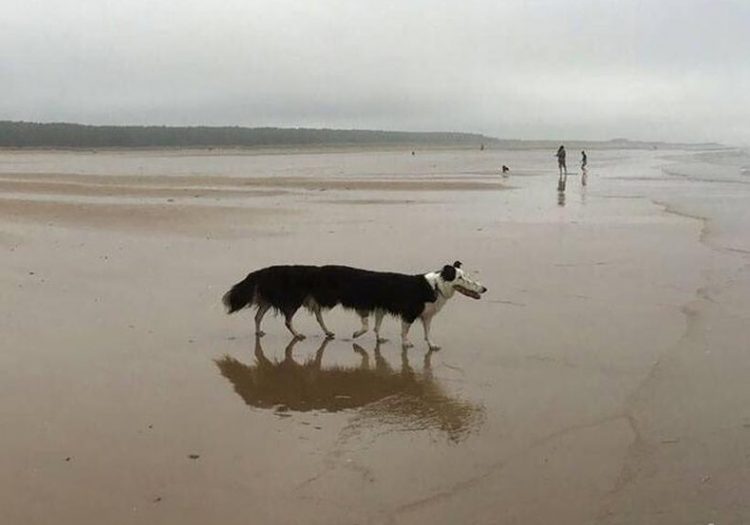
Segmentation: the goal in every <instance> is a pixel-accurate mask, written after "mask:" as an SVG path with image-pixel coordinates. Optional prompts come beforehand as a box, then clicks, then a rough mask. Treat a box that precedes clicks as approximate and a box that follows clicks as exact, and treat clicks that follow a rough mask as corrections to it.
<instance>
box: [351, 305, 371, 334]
mask: <svg viewBox="0 0 750 525" xmlns="http://www.w3.org/2000/svg"><path fill="white" fill-rule="evenodd" d="M357 315H359V319H360V320H361V321H362V327H361V328H360V329H359V330H357V331H356V332H354V333H353V334H352V338H354V339H356V338H357V337H359V336H360V335H362V334H364V333H365V332H367V331H368V330H369V329H370V312H367V311H365V310H357Z"/></svg>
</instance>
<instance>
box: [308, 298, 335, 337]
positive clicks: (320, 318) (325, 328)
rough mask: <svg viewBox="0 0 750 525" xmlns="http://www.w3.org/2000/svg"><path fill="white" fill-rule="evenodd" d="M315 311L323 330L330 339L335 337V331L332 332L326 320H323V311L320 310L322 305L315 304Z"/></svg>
mask: <svg viewBox="0 0 750 525" xmlns="http://www.w3.org/2000/svg"><path fill="white" fill-rule="evenodd" d="M313 311H314V312H315V319H317V320H318V324H319V325H320V327H321V328H322V329H323V331H324V332H325V334H326V337H327V338H328V339H333V337H334V336H335V335H336V334H334V333H333V332H331V331H330V330H329V329H328V327H327V326H326V322H325V321H324V320H323V313H322V312H321V311H320V305H315V307H314V308H313Z"/></svg>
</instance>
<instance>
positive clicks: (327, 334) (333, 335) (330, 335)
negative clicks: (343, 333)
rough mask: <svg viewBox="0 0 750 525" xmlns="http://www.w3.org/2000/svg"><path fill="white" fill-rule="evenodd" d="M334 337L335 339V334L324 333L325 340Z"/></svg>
mask: <svg viewBox="0 0 750 525" xmlns="http://www.w3.org/2000/svg"><path fill="white" fill-rule="evenodd" d="M334 337H336V334H334V333H333V332H326V339H333V338H334Z"/></svg>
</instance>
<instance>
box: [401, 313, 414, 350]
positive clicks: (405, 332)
mask: <svg viewBox="0 0 750 525" xmlns="http://www.w3.org/2000/svg"><path fill="white" fill-rule="evenodd" d="M409 328H411V323H410V322H408V321H404V320H401V347H402V348H411V347H412V346H414V344H413V343H412V342H411V341H409Z"/></svg>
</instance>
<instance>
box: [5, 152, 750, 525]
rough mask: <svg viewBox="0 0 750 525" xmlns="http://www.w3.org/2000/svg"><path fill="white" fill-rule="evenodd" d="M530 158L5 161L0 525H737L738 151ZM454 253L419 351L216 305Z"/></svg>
mask: <svg viewBox="0 0 750 525" xmlns="http://www.w3.org/2000/svg"><path fill="white" fill-rule="evenodd" d="M550 159H552V160H553V161H554V158H553V156H552V153H550V152H548V151H512V152H505V151H484V152H478V151H445V150H441V151H433V152H419V153H418V154H417V155H416V156H414V157H412V156H411V155H410V154H409V152H402V151H390V152H380V153H379V152H373V151H349V152H337V153H324V152H317V153H298V154H292V155H290V154H262V155H243V154H239V153H237V152H223V153H222V152H216V151H215V152H212V153H211V154H205V152H193V153H191V152H187V153H184V154H175V153H174V152H168V153H163V154H160V153H159V152H132V153H127V152H109V153H107V152H101V153H98V154H93V153H73V152H68V153H59V152H0V191H1V192H2V193H1V194H0V250H2V252H3V254H4V255H3V257H2V259H1V262H0V264H1V265H2V272H0V306H1V308H0V310H1V311H2V312H3V316H2V317H0V328H2V332H3V334H4V335H5V337H4V338H3V343H2V345H1V348H2V349H1V350H0V393H1V394H2V395H0V413H1V414H2V415H3V421H4V422H5V425H4V429H3V433H2V434H1V435H0V450H2V453H1V454H0V458H2V459H0V467H2V468H0V523H9V524H43V523H50V522H52V521H54V522H56V523H70V524H86V523H92V524H93V523H109V524H120V523H122V524H126V523H127V524H130V523H184V524H202V523H225V524H233V523H237V524H239V523H248V522H253V523H321V524H324V523H325V524H330V523H342V524H343V523H446V524H453V523H522V524H527V523H540V524H542V523H544V524H547V523H605V524H621V523H623V524H624V523H638V524H643V523H659V524H663V523H711V522H713V523H717V524H719V523H721V524H725V523H746V522H748V521H750V506H749V504H748V497H747V495H748V494H750V465H749V462H750V409H748V399H750V386H748V381H747V377H749V374H750V358H749V357H748V344H747V342H748V341H750V330H749V329H748V322H747V321H748V319H750V299H749V298H750V244H748V237H747V235H746V231H747V227H748V224H750V215H748V212H747V211H746V210H748V209H750V206H748V204H750V184H748V182H749V181H748V179H747V176H746V175H744V174H743V173H744V172H743V171H742V170H743V169H745V168H746V166H748V165H750V157H747V155H746V154H745V153H742V152H740V153H737V152H732V153H731V154H730V153H722V152H713V153H706V154H699V155H696V154H687V153H684V152H680V151H671V152H661V151H659V152H652V151H649V152H646V151H606V152H589V160H590V170H589V175H588V185H587V186H585V187H583V186H582V185H581V184H580V177H579V176H578V175H577V174H576V175H575V176H571V177H570V178H569V180H568V182H567V190H566V192H565V194H563V195H559V194H558V193H557V191H556V186H557V174H556V167H555V166H554V163H553V162H551V161H550ZM503 164H507V165H509V166H510V167H511V176H510V177H508V178H502V177H501V176H500V175H499V169H498V168H499V166H502V165H503ZM456 259H459V260H461V261H463V263H464V266H465V268H466V269H468V270H469V271H472V272H474V274H475V275H476V277H477V278H479V279H480V280H481V281H482V282H483V283H484V284H485V285H486V286H487V287H488V288H489V292H488V293H487V294H485V296H484V297H483V299H482V300H480V301H473V300H471V299H468V298H464V297H457V298H456V299H454V300H452V301H451V302H450V303H449V304H448V305H447V306H446V308H445V309H444V311H443V312H441V313H440V314H439V316H438V317H437V318H436V319H435V322H434V323H433V335H434V338H435V339H436V341H437V342H439V343H440V344H442V346H443V349H442V350H440V351H439V352H427V349H426V345H425V344H424V343H423V342H421V329H420V327H418V326H414V327H413V329H412V330H413V332H412V339H413V341H415V343H417V344H416V347H415V348H413V349H410V350H408V351H407V352H403V351H402V349H401V348H400V345H399V344H398V332H399V330H398V323H397V322H396V321H395V320H393V319H387V320H386V321H385V324H384V331H385V333H386V336H387V337H390V338H391V341H390V342H387V343H384V344H381V345H376V344H375V341H374V339H373V336H372V334H371V333H368V334H366V335H365V336H363V337H362V338H360V339H357V340H356V341H352V340H351V333H352V332H353V330H354V329H355V328H356V327H357V326H358V322H357V320H356V318H355V316H354V315H353V314H351V313H347V312H343V311H340V310H334V311H332V312H330V313H329V314H328V315H327V316H326V320H327V324H328V325H329V326H330V327H331V328H332V329H333V330H334V331H335V332H336V334H337V337H336V339H334V340H332V341H328V342H327V341H325V339H324V338H323V337H322V335H321V334H320V332H319V328H318V327H317V324H316V323H315V321H314V319H313V318H312V317H310V316H309V315H307V314H306V313H304V312H300V313H298V316H297V319H296V321H297V325H298V329H300V330H301V331H302V332H304V333H306V334H307V335H308V338H307V339H306V340H304V341H300V342H297V343H295V344H291V343H292V342H291V341H290V338H289V337H288V334H287V333H286V331H285V329H284V327H283V322H281V320H280V319H278V318H273V317H270V316H269V317H267V318H266V320H265V322H264V328H265V330H266V332H267V335H266V336H265V337H264V338H262V339H260V340H259V339H256V338H255V337H254V335H253V333H252V329H251V326H252V322H251V315H250V313H249V312H246V311H245V312H241V313H239V314H235V315H233V316H226V315H225V314H224V312H223V309H222V307H221V304H220V298H221V295H222V294H223V293H224V291H226V289H227V288H228V287H229V286H231V285H232V284H233V283H234V282H236V281H238V280H239V279H241V278H242V277H243V276H244V275H245V274H246V273H247V272H248V271H251V270H253V269H257V268H260V267H262V266H266V265H269V264H274V263H310V264H323V263H342V264H349V265H353V266H361V267H367V268H372V269H381V270H392V271H402V272H410V273H412V272H413V273H417V272H422V271H429V270H432V269H435V268H438V267H439V266H441V265H442V264H444V263H448V262H452V261H454V260H456Z"/></svg>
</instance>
